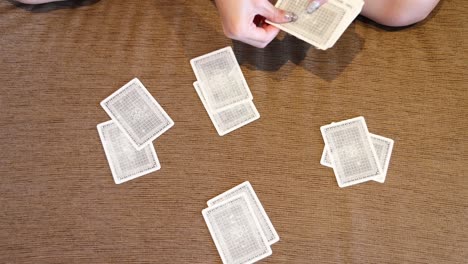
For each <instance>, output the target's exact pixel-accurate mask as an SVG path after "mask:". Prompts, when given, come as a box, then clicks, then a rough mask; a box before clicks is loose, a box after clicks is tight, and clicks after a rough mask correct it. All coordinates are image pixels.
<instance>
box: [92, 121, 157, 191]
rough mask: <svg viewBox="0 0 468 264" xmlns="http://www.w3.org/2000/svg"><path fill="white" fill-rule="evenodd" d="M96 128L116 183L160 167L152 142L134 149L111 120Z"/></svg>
mask: <svg viewBox="0 0 468 264" xmlns="http://www.w3.org/2000/svg"><path fill="white" fill-rule="evenodd" d="M97 130H98V132H99V137H100V138H101V142H102V145H103V147H104V152H105V153H106V157H107V161H108V162H109V167H110V169H111V172H112V176H113V177H114V181H115V183H116V184H120V183H123V182H126V181H129V180H132V179H135V178H137V177H140V176H143V175H146V174H148V173H151V172H154V171H157V170H159V169H160V168H161V165H160V164H159V160H158V156H157V155H156V151H155V150H154V147H153V144H149V145H148V146H146V147H144V148H143V149H141V150H136V149H135V148H134V147H133V145H132V144H131V143H130V141H129V140H128V138H127V137H126V136H125V135H124V134H123V132H122V131H121V130H120V128H119V127H118V126H117V125H116V124H115V122H114V121H112V120H111V121H107V122H104V123H101V124H99V125H98V126H97Z"/></svg>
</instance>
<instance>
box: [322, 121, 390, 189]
mask: <svg viewBox="0 0 468 264" xmlns="http://www.w3.org/2000/svg"><path fill="white" fill-rule="evenodd" d="M320 131H321V132H322V137H323V140H324V141H325V148H324V149H323V154H322V158H321V160H320V163H321V164H322V165H324V166H327V167H332V168H333V171H334V173H335V177H336V180H337V182H338V186H340V187H347V186H351V185H354V184H358V183H362V182H366V181H370V180H374V181H377V182H380V183H383V182H385V178H386V176H387V170H388V165H389V163H390V157H391V155H392V150H393V140H391V139H389V138H385V137H381V136H377V135H374V134H370V133H369V131H368V129H367V125H366V121H365V120H364V118H363V117H357V118H353V119H349V120H345V121H341V122H338V123H332V124H329V125H326V126H322V127H321V128H320Z"/></svg>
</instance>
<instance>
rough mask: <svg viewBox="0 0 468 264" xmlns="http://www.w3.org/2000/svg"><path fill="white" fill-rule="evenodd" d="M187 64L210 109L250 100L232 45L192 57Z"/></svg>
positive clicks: (222, 107) (213, 109)
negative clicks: (190, 67)
mask: <svg viewBox="0 0 468 264" xmlns="http://www.w3.org/2000/svg"><path fill="white" fill-rule="evenodd" d="M190 64H191V65H192V68H193V71H194V73H195V76H196V77H197V80H198V81H199V83H200V90H201V91H202V93H203V96H204V98H205V100H206V104H207V106H208V107H207V108H208V109H210V111H212V112H217V111H220V110H223V109H224V108H226V107H229V106H232V105H235V104H239V103H242V102H244V101H249V100H250V101H251V100H252V99H253V97H252V93H251V92H250V88H249V86H248V85H247V82H246V81H245V78H244V75H243V74H242V71H241V69H240V67H239V64H238V63H237V60H236V56H235V55H234V52H233V51H232V48H231V47H226V48H223V49H220V50H216V51H213V52H211V53H208V54H205V55H203V56H200V57H197V58H194V59H192V60H190Z"/></svg>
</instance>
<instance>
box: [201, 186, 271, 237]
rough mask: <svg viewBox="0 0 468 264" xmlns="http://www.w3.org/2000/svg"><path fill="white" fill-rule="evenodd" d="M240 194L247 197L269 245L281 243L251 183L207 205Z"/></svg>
mask: <svg viewBox="0 0 468 264" xmlns="http://www.w3.org/2000/svg"><path fill="white" fill-rule="evenodd" d="M239 194H245V195H246V198H247V199H248V201H249V204H250V205H251V206H252V209H253V212H254V214H255V217H256V218H257V220H258V222H259V223H260V226H261V228H262V231H263V233H264V234H265V237H266V239H267V240H268V243H270V245H272V244H274V243H276V242H278V241H279V236H278V233H277V232H276V230H275V228H274V227H273V225H272V223H271V221H270V218H269V217H268V215H267V214H266V212H265V209H264V208H263V206H262V203H261V202H260V200H259V199H258V197H257V194H256V193H255V191H254V189H253V187H252V185H251V184H250V182H248V181H246V182H243V183H241V184H239V185H237V186H235V187H234V188H232V189H230V190H228V191H226V192H224V193H222V194H220V195H218V196H216V197H214V198H212V199H210V200H209V201H208V202H207V204H208V206H213V205H216V204H218V203H220V202H223V201H226V200H228V199H229V198H231V197H234V196H236V195H239Z"/></svg>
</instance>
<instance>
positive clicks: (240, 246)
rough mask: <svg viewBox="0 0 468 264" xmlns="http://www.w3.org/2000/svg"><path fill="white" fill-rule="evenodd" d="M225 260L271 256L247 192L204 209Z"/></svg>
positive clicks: (241, 261)
mask: <svg viewBox="0 0 468 264" xmlns="http://www.w3.org/2000/svg"><path fill="white" fill-rule="evenodd" d="M202 214H203V218H204V219H205V222H206V225H207V226H208V229H209V231H210V234H211V236H212V238H213V241H214V243H215V245H216V248H217V249H218V252H219V255H220V256H221V259H222V261H223V263H229V264H231V263H232V264H234V263H235V264H247V263H254V262H256V261H258V260H260V259H263V258H265V257H267V256H270V255H271V248H270V245H269V244H268V241H267V240H266V238H265V235H264V234H263V232H262V230H261V227H260V225H259V223H258V221H257V219H256V217H255V216H254V214H253V211H252V208H251V206H250V204H249V202H248V199H247V197H246V195H245V194H241V195H237V196H234V197H232V198H230V199H229V200H226V201H224V202H222V203H219V204H216V205H214V206H212V207H208V208H206V209H204V210H203V211H202Z"/></svg>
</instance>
